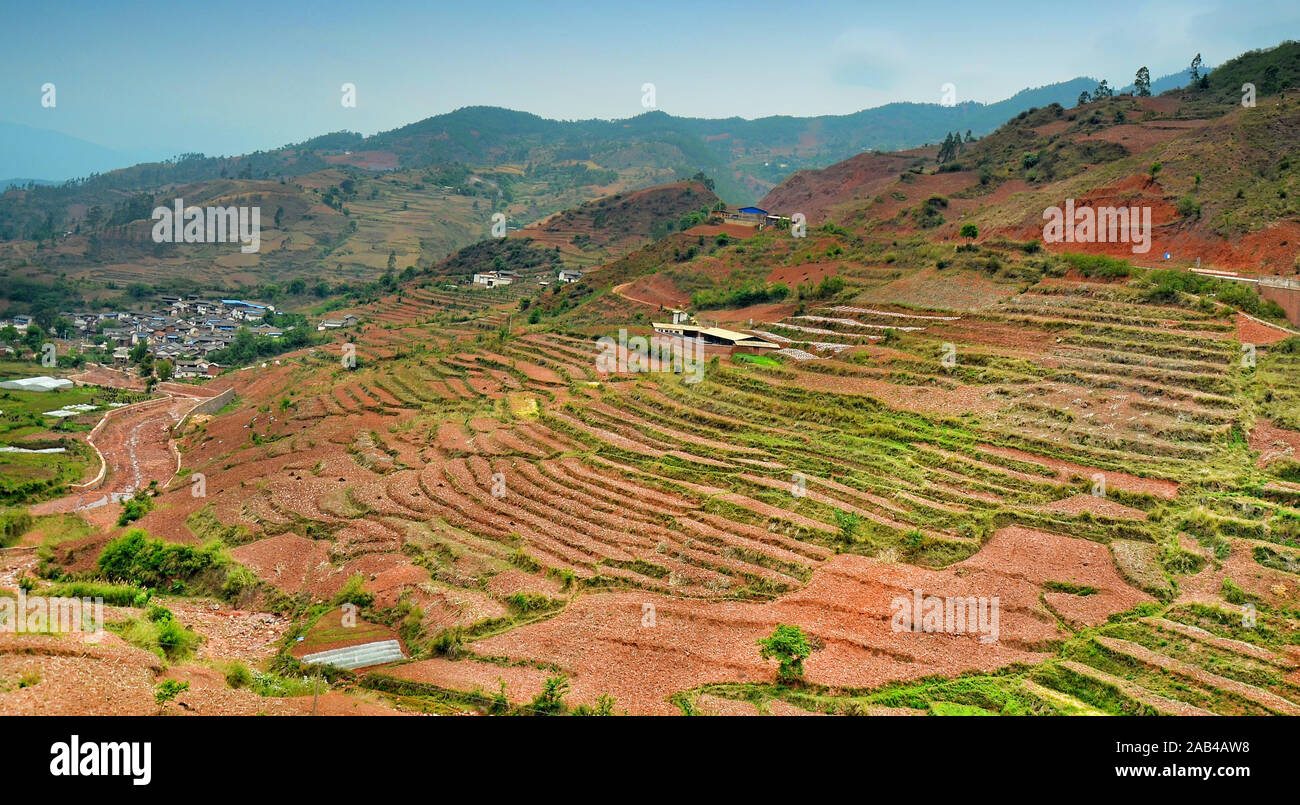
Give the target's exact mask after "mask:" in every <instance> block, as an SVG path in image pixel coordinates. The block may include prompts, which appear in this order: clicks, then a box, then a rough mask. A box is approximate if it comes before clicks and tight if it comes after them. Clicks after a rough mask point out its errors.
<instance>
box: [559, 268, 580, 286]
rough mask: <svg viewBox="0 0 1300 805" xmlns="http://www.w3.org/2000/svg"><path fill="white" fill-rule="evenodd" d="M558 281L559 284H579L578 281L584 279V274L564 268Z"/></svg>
mask: <svg viewBox="0 0 1300 805" xmlns="http://www.w3.org/2000/svg"><path fill="white" fill-rule="evenodd" d="M556 279H558V280H559V282H561V283H565V284H567V283H570V282H577V281H578V280H580V279H582V272H581V271H575V270H573V269H568V268H562V269H560V273H559V276H558V277H557V278H556Z"/></svg>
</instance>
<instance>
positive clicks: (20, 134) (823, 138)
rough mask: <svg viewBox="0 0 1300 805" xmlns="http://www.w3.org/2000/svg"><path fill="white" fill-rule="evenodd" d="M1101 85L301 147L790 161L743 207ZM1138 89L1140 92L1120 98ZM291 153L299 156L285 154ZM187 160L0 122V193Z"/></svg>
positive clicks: (514, 117) (1160, 84)
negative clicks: (432, 143) (821, 171)
mask: <svg viewBox="0 0 1300 805" xmlns="http://www.w3.org/2000/svg"><path fill="white" fill-rule="evenodd" d="M1186 82H1187V72H1186V71H1181V72H1178V73H1173V74H1170V75H1167V76H1164V77H1163V78H1160V79H1156V80H1153V81H1152V91H1153V92H1156V93H1159V92H1162V91H1164V90H1166V89H1173V88H1175V87H1178V86H1181V85H1183V84H1185V83H1186ZM1097 83H1098V80H1097V79H1094V78H1086V77H1078V78H1073V79H1070V80H1069V81H1062V82H1057V83H1054V84H1048V85H1046V86H1042V87H1038V88H1034V89H1025V90H1023V91H1021V92H1018V93H1016V94H1015V95H1013V96H1012V97H1010V98H1007V99H1005V100H1002V101H998V102H995V103H989V104H983V103H977V102H973V101H968V102H959V103H956V104H955V105H952V106H944V105H941V104H938V103H910V102H898V103H890V104H886V105H884V106H878V107H873V108H870V109H864V110H862V111H860V112H855V113H853V114H848V115H821V116H817V117H791V116H785V115H774V116H770V117H764V118H757V119H754V120H745V119H743V118H738V117H731V118H717V119H706V118H689V117H675V116H673V115H669V114H665V113H663V112H650V113H647V114H644V115H640V116H637V117H634V118H630V119H626V120H611V121H600V120H589V121H557V120H549V119H545V118H541V117H538V116H535V115H531V114H528V113H525V112H513V111H510V110H505V109H499V108H494V107H465V108H461V109H458V110H456V111H453V112H450V113H447V114H442V115H435V116H433V117H430V118H426V119H424V120H421V121H418V122H416V123H412V124H410V125H408V126H403V127H401V128H398V129H394V130H392V131H387V132H381V133H379V134H376V135H373V136H371V137H369V138H364V137H362V136H361V135H352V134H348V135H326V137H323V138H314V139H313V140H310V141H307V142H306V143H302V144H299V145H298V146H297V147H303V146H307V147H312V146H314V147H317V148H325V147H328V146H329V145H331V144H332V145H335V146H344V147H354V148H366V149H370V150H382V149H389V148H391V149H393V150H394V151H396V152H398V153H399V154H401V155H402V161H401V164H402V166H404V167H406V166H411V165H414V164H422V163H427V162H428V161H430V160H432V161H438V158H439V157H442V158H452V159H464V158H475V159H484V158H486V157H490V156H492V154H493V152H494V151H495V150H496V149H497V148H499V147H501V145H503V144H504V145H506V146H507V147H508V145H512V144H513V145H517V143H511V142H510V141H511V140H519V141H520V142H522V141H528V140H531V141H533V142H538V141H540V142H552V141H564V142H574V141H589V140H591V139H593V138H601V139H613V140H615V141H617V140H627V139H638V138H644V137H656V138H668V139H671V138H673V137H691V138H695V139H697V140H698V139H700V138H703V139H704V141H705V143H706V144H707V146H708V148H706V149H703V150H700V151H698V152H695V151H692V150H690V149H684V156H686V157H687V158H688V159H695V160H696V161H697V162H698V165H697V167H698V168H701V169H708V168H717V167H719V166H720V162H719V157H720V156H721V157H723V158H724V159H728V158H730V155H733V154H734V153H735V152H736V151H737V150H738V149H739V150H742V151H743V152H744V153H745V154H746V155H748V156H782V157H784V158H786V160H787V161H786V165H787V167H784V168H782V167H780V165H779V164H778V165H766V166H763V165H759V166H750V167H749V168H748V169H747V170H746V171H745V174H746V175H745V176H743V177H742V178H741V179H740V180H739V182H738V183H735V184H733V183H732V182H731V180H730V179H728V178H727V177H719V178H720V179H721V181H720V186H719V190H720V191H721V192H722V195H723V197H724V198H728V200H730V201H736V202H744V201H752V200H754V196H753V192H752V191H753V190H755V189H757V187H758V185H756V184H755V183H760V184H767V185H768V186H770V185H772V184H775V182H776V181H779V180H780V178H782V177H783V176H784V175H787V174H789V173H790V172H792V169H793V168H795V167H824V166H825V165H828V164H831V163H833V162H837V161H839V160H841V159H843V158H845V157H848V156H851V155H852V154H854V153H857V152H859V151H862V150H893V149H900V148H909V147H913V146H916V145H921V144H923V143H927V142H934V141H938V140H941V139H943V137H944V135H945V134H947V133H948V131H951V130H954V129H960V130H961V131H965V130H967V129H969V130H971V131H972V132H973V133H974V134H976V135H980V134H984V133H987V132H989V131H992V130H993V129H994V128H996V127H997V126H999V125H1001V124H1002V123H1003V122H1005V121H1006V120H1007V119H1008V118H1009V117H1011V116H1013V115H1015V114H1017V113H1018V112H1020V111H1022V110H1024V109H1026V108H1028V107H1030V106H1045V105H1047V104H1049V103H1053V102H1056V103H1061V104H1070V103H1073V102H1074V101H1075V100H1076V99H1077V98H1078V96H1079V93H1080V92H1083V91H1091V90H1092V89H1094V88H1095V87H1096V86H1097ZM1129 89H1131V87H1127V88H1125V90H1121V91H1127V90H1129ZM958 101H960V95H959V96H958ZM444 128H445V129H447V130H457V129H471V130H478V131H483V130H484V129H487V130H490V131H493V132H494V133H495V134H496V137H497V139H493V140H484V141H481V142H480V146H481V147H480V148H477V149H476V148H473V147H465V146H466V143H465V142H464V141H463V140H461V141H452V142H450V143H448V144H447V146H446V148H445V150H443V151H441V152H440V151H439V149H437V148H431V149H430V150H429V151H428V152H426V153H423V154H417V153H415V152H414V150H413V149H412V148H411V147H410V144H411V142H412V141H415V142H421V144H422V145H428V144H429V143H428V142H427V138H425V137H422V136H421V135H422V134H427V133H428V132H431V131H434V130H438V129H444ZM511 135H514V136H513V137H512V136H511ZM498 140H504V142H498ZM458 146H460V148H458ZM289 147H294V146H286V148H289ZM187 150H188V149H185V148H183V147H178V148H176V149H175V150H174V152H173V153H172V154H163V153H159V152H157V151H156V150H150V149H134V150H123V149H113V148H107V147H105V146H102V145H98V144H96V143H93V142H90V141H87V140H85V139H81V138H77V137H72V136H69V135H66V134H63V133H60V132H58V131H52V130H47V129H37V128H33V127H30V126H24V125H20V124H16V123H8V122H5V121H0V177H9V178H0V187H8V186H10V185H12V184H25V183H27V182H29V181H36V182H37V183H51V184H53V183H61V182H64V181H67V180H72V179H80V178H83V177H87V176H89V175H91V174H95V173H104V172H108V171H112V170H117V169H121V168H127V167H130V166H132V165H135V164H138V163H141V162H146V161H155V160H163V159H167V158H169V157H172V156H174V155H175V154H181V153H185V152H186V151H187ZM272 150H273V151H276V150H284V149H272ZM208 178H214V177H208ZM746 188H748V189H746ZM758 195H761V193H759V194H758Z"/></svg>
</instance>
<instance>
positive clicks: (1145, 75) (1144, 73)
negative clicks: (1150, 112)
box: [1133, 67, 1151, 98]
mask: <svg viewBox="0 0 1300 805" xmlns="http://www.w3.org/2000/svg"><path fill="white" fill-rule="evenodd" d="M1133 86H1134V87H1135V88H1136V89H1137V94H1138V97H1139V98H1149V97H1151V71H1150V70H1148V69H1147V68H1146V67H1139V68H1138V71H1137V75H1136V76H1135V77H1134V78H1133Z"/></svg>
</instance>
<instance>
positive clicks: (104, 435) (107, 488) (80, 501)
mask: <svg viewBox="0 0 1300 805" xmlns="http://www.w3.org/2000/svg"><path fill="white" fill-rule="evenodd" d="M167 394H168V396H167V397H164V398H161V399H157V400H149V401H147V402H143V403H136V404H135V405H131V406H128V407H126V408H119V409H117V410H115V411H110V412H108V413H107V414H105V415H104V418H103V419H102V420H100V423H99V425H97V426H96V428H95V430H94V431H92V432H91V434H90V436H89V437H88V438H87V440H86V441H87V442H89V443H90V444H91V445H92V446H93V447H94V448H95V449H96V450H98V451H99V454H100V455H101V456H102V457H103V461H104V464H105V468H104V477H103V479H102V481H101V482H100V483H99V484H96V485H93V486H92V487H91V488H87V489H84V490H76V489H75V488H74V490H73V492H72V494H69V495H66V496H64V497H61V498H58V499H56V500H49V501H45V502H44V503H38V504H36V505H35V506H32V508H31V512H32V514H33V515H42V514H56V513H62V512H73V511H83V510H86V509H95V508H98V507H100V506H104V505H107V504H108V503H110V502H113V501H114V500H115V499H117V498H119V497H121V496H122V495H130V494H132V493H134V492H135V491H136V490H139V489H143V488H145V487H147V486H148V485H149V482H150V481H157V482H158V483H159V485H163V484H166V483H167V482H168V481H170V480H171V478H172V476H173V475H174V474H175V473H176V470H177V468H178V461H179V454H178V453H177V452H176V447H175V445H174V444H173V442H172V439H171V428H172V427H173V426H174V425H175V424H176V423H177V422H180V421H181V419H182V418H183V417H184V416H185V414H187V413H189V411H190V410H191V409H192V408H194V406H196V405H198V404H199V403H201V402H203V400H204V399H205V397H206V395H202V396H200V394H201V390H200V393H196V394H193V395H190V394H182V393H180V392H179V390H176V389H174V388H172V389H168V390H167Z"/></svg>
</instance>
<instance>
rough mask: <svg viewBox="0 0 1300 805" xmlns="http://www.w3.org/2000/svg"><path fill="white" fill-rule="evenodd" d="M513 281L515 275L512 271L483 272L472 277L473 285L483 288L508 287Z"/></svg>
mask: <svg viewBox="0 0 1300 805" xmlns="http://www.w3.org/2000/svg"><path fill="white" fill-rule="evenodd" d="M514 281H515V275H514V272H513V271H484V272H483V273H481V274H475V275H474V284H475V285H482V286H483V287H485V288H495V287H497V286H498V285H509V284H510V283H512V282H514Z"/></svg>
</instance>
